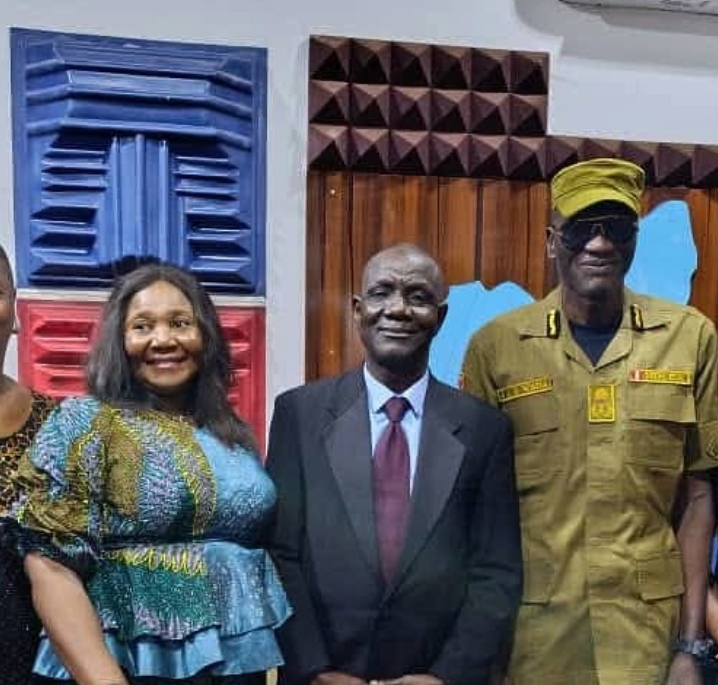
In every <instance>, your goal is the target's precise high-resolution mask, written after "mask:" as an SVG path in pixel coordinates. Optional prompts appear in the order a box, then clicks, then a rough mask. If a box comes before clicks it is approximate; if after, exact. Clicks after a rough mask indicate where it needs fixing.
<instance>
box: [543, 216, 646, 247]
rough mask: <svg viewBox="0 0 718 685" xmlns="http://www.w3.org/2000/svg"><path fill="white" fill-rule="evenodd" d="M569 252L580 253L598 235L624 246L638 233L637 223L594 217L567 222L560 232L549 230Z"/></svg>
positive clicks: (631, 219)
mask: <svg viewBox="0 0 718 685" xmlns="http://www.w3.org/2000/svg"><path fill="white" fill-rule="evenodd" d="M550 230H551V232H552V233H555V234H556V235H557V236H558V237H559V239H560V240H561V244H562V245H563V246H564V247H565V248H566V249H567V250H570V251H571V252H580V251H581V250H583V248H584V247H585V246H586V244H587V243H588V242H589V241H590V240H591V239H593V237H594V236H596V235H598V234H600V235H602V236H603V237H604V238H606V239H607V240H610V241H611V242H612V243H613V244H614V245H625V244H626V243H628V242H630V241H631V240H633V238H635V237H636V233H638V222H637V221H636V219H634V218H632V217H628V216H616V215H614V216H596V217H591V218H590V219H577V220H575V221H567V222H566V223H565V224H563V226H562V227H561V230H560V231H559V230H556V229H555V228H553V227H551V228H550Z"/></svg>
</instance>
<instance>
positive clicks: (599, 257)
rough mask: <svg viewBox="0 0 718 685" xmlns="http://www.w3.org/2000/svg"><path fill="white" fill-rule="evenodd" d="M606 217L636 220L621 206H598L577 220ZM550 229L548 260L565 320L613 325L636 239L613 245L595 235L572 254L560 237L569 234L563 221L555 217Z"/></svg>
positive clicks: (590, 208) (609, 204)
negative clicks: (559, 286)
mask: <svg viewBox="0 0 718 685" xmlns="http://www.w3.org/2000/svg"><path fill="white" fill-rule="evenodd" d="M607 215H616V216H621V217H623V218H626V217H635V214H633V213H631V211H630V210H629V209H628V208H627V207H624V206H623V205H619V204H617V203H599V204H596V205H593V206H592V207H589V208H587V209H586V210H583V211H582V212H581V214H580V218H581V219H591V218H592V217H605V216H607ZM574 218H575V217H574ZM552 229H553V230H551V229H549V235H548V246H547V248H548V256H549V257H550V258H551V259H553V260H554V264H555V266H556V274H557V276H558V280H559V283H560V285H561V292H562V298H563V300H562V303H563V307H564V310H565V312H566V316H568V318H569V319H570V320H571V321H573V322H575V323H578V324H582V325H584V326H593V327H600V328H604V327H608V326H611V325H613V324H615V323H616V322H617V321H618V320H619V319H620V317H621V314H622V311H623V283H624V279H625V276H626V273H627V272H628V269H629V268H630V266H631V263H632V261H633V255H634V253H635V251H636V238H635V236H634V237H633V239H631V240H629V241H627V242H625V243H619V242H617V243H614V242H612V241H611V240H610V239H609V238H607V237H606V236H605V235H602V234H601V233H596V234H595V235H593V237H592V238H591V239H590V240H589V241H588V242H587V243H586V244H585V245H584V246H583V248H582V249H580V250H578V251H572V250H569V249H567V248H566V246H565V245H564V244H563V242H562V240H561V237H560V232H561V231H563V230H570V224H569V223H567V221H566V219H565V218H563V217H562V216H560V215H554V217H553V226H552Z"/></svg>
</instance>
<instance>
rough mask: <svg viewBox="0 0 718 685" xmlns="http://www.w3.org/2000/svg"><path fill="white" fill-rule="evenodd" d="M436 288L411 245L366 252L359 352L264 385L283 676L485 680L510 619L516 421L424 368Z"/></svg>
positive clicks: (467, 683)
mask: <svg viewBox="0 0 718 685" xmlns="http://www.w3.org/2000/svg"><path fill="white" fill-rule="evenodd" d="M445 298H446V288H445V285H444V279H443V276H442V274H441V270H440V268H439V266H438V265H437V264H436V262H435V261H434V260H433V259H432V258H431V257H430V256H429V255H428V254H426V253H425V252H424V251H423V250H420V249H419V248H417V247H415V246H413V245H397V246H394V247H391V248H388V249H386V250H383V251H382V252H379V253H378V254H376V255H374V256H373V257H372V258H371V259H370V260H369V261H368V263H367V264H366V267H365V269H364V274H363V279H362V289H361V294H360V295H357V296H355V297H354V304H353V314H354V321H355V323H356V326H357V330H358V333H359V336H360V338H361V341H362V344H363V346H364V351H365V363H364V364H363V365H362V366H361V367H359V368H357V369H354V370H352V371H349V372H347V373H345V374H343V375H341V376H338V377H335V378H329V379H324V380H320V381H317V382H314V383H310V384H308V385H305V386H303V387H301V388H296V389H294V390H291V391H289V392H287V393H285V394H283V395H281V396H280V397H278V398H277V400H276V404H275V408H274V416H273V418H272V425H271V430H270V437H269V449H268V456H267V469H268V471H269V473H270V475H271V476H272V477H273V478H274V480H275V483H276V485H277V493H278V505H277V524H276V529H275V533H274V536H273V544H272V551H273V554H274V556H275V560H276V562H277V566H278V568H279V571H280V574H281V576H282V579H283V581H284V582H285V584H286V589H287V594H288V595H289V599H290V601H291V602H292V605H293V606H294V609H295V612H296V613H295V614H294V615H293V616H292V617H291V618H290V619H289V620H288V621H287V623H286V624H285V625H284V626H282V628H281V629H280V631H279V637H280V644H281V646H282V649H283V652H284V658H285V662H286V664H285V666H284V668H282V669H280V675H279V680H280V683H281V684H282V685H304V684H310V683H311V685H366V683H367V682H368V681H375V682H376V681H382V682H383V683H384V685H486V683H487V682H488V678H489V671H490V668H491V666H492V664H493V663H494V662H495V661H496V659H497V655H498V650H499V647H500V646H501V644H502V642H503V641H505V640H507V639H508V636H509V635H510V633H511V629H512V626H513V619H514V617H515V614H516V610H517V608H518V603H519V593H520V589H521V551H520V548H519V540H520V533H519V529H518V502H517V499H516V490H515V484H514V477H513V453H512V444H513V436H512V433H511V429H510V426H509V422H508V421H507V420H506V418H505V417H504V416H502V415H501V413H500V412H498V411H496V410H495V409H494V408H493V407H490V406H488V405H487V404H486V403H484V402H480V401H478V400H477V399H476V398H474V397H471V396H469V395H468V394H466V393H461V392H458V391H457V390H456V389H455V388H451V387H449V386H446V385H444V384H443V383H440V382H438V381H437V380H436V379H434V378H433V377H432V376H431V374H430V373H429V372H428V370H427V362H428V354H429V345H430V343H431V340H432V339H433V338H434V336H435V335H436V333H437V331H438V330H439V327H440V326H441V323H442V322H443V320H444V317H445V315H446V311H447V305H446V302H445Z"/></svg>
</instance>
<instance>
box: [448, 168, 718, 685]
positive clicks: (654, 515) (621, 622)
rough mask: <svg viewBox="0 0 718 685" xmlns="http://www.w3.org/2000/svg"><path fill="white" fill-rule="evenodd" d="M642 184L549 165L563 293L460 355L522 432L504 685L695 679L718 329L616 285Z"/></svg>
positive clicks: (470, 381) (635, 174) (467, 381)
mask: <svg viewBox="0 0 718 685" xmlns="http://www.w3.org/2000/svg"><path fill="white" fill-rule="evenodd" d="M643 189H644V173H643V171H642V170H641V169H640V168H639V167H638V166H636V165H634V164H631V163H629V162H627V161H623V160H618V159H597V160H593V161H588V162H582V163H579V164H575V165H572V166H570V167H567V168H565V169H563V170H562V171H561V172H559V173H558V174H557V175H556V176H555V177H554V179H553V181H552V183H551V201H552V208H553V215H552V221H551V226H550V227H549V229H548V255H549V257H550V259H551V260H552V261H553V263H554V265H555V268H556V273H557V276H558V283H559V284H558V287H557V289H556V290H554V291H553V292H552V293H550V294H549V295H548V296H547V297H546V298H545V299H543V300H541V301H539V302H536V303H533V304H531V305H528V306H526V307H523V308H520V309H518V310H516V311H514V312H510V313H508V314H505V315H502V316H500V317H498V318H496V319H495V320H493V321H492V322H490V323H488V324H487V325H486V326H484V327H483V328H482V329H480V330H479V331H478V332H477V333H476V334H475V335H474V337H473V338H472V340H471V342H470V344H469V347H468V350H467V353H466V357H465V360H464V364H463V375H462V384H463V387H464V388H465V389H467V390H468V391H470V392H472V393H474V394H475V395H477V396H478V397H481V398H483V399H485V400H487V401H488V402H490V403H491V404H493V405H495V406H497V407H500V408H501V409H502V411H504V412H505V413H506V414H507V415H508V416H509V417H511V420H512V422H513V426H514V431H515V434H516V444H515V448H516V477H517V481H518V489H519V499H520V503H521V525H522V544H523V552H524V568H525V584H524V595H523V603H522V606H521V610H520V612H519V616H518V621H517V628H516V633H515V639H514V644H513V653H512V657H511V666H510V675H511V678H512V680H513V683H514V685H534V684H535V683H541V685H569V684H570V685H574V683H579V682H580V683H581V684H582V685H598V684H599V683H601V684H602V685H603V684H605V683H609V684H610V685H662V684H663V683H668V684H669V685H698V684H699V683H700V682H701V677H700V663H699V661H700V655H701V654H702V653H704V652H705V651H706V650H707V649H708V648H709V646H710V645H709V643H708V642H707V641H706V640H705V639H704V638H705V632H704V631H705V625H704V619H705V602H706V585H707V568H708V555H709V546H710V538H711V532H712V526H713V512H712V496H711V489H710V483H709V480H708V478H707V476H706V472H707V471H708V470H710V469H713V468H714V467H716V466H718V463H717V462H716V457H718V384H717V377H716V352H717V346H716V331H715V328H714V326H713V324H712V323H711V322H710V321H709V320H708V319H707V318H706V317H705V316H703V315H702V314H700V313H699V312H698V311H696V310H695V309H693V308H691V307H686V306H681V305H678V304H674V303H671V302H667V301H664V300H659V299H656V298H654V297H648V296H646V295H638V294H636V293H633V292H631V291H630V290H628V289H627V288H625V287H624V277H625V275H626V272H627V271H628V269H629V267H630V265H631V261H632V259H633V255H634V251H635V248H636V236H637V230H638V217H639V214H640V211H641V196H642V193H643ZM658 266H659V265H657V267H658ZM684 474H685V498H684V502H685V504H684V508H683V509H682V515H681V517H680V520H679V526H678V530H677V534H674V530H673V527H672V509H673V506H674V503H675V501H676V497H677V493H678V490H679V486H680V485H681V482H682V478H683V476H684Z"/></svg>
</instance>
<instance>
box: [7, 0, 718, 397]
mask: <svg viewBox="0 0 718 685" xmlns="http://www.w3.org/2000/svg"><path fill="white" fill-rule="evenodd" d="M0 26H1V27H5V29H7V28H9V27H11V26H18V27H24V28H36V29H45V30H54V31H67V32H75V33H95V34H99V35H116V36H126V37H138V38H148V39H165V40H174V41H196V42H203V43H220V44H230V45H257V46H264V47H267V48H269V125H268V144H269V145H268V148H269V158H268V179H267V181H268V182H267V190H268V197H267V209H268V212H267V222H268V223H267V226H268V241H267V249H268V255H267V257H268V365H267V369H268V388H267V390H268V402H269V403H270V405H271V401H272V399H273V397H274V395H275V394H276V393H277V392H279V391H280V390H282V389H285V388H287V387H290V386H292V385H296V384H298V383H300V382H301V381H302V379H303V359H304V344H303V342H304V341H303V330H304V293H303V291H304V282H305V281H304V258H305V255H304V242H305V240H304V231H305V192H304V191H305V164H306V161H305V149H306V131H307V119H306V109H307V105H306V91H307V46H308V36H309V35H310V34H330V35H346V36H360V37H368V38H381V39H394V40H412V41H422V42H429V43H444V44H454V45H473V46H477V47H493V48H512V49H527V50H542V51H547V52H549V53H551V56H552V59H551V87H550V88H551V99H550V105H549V127H550V131H551V132H552V133H555V134H567V135H582V136H596V137H615V138H621V137H622V138H625V139H629V140H656V141H672V142H676V141H682V142H701V143H712V144H718V40H716V37H717V36H718V17H715V18H714V17H706V16H697V15H676V14H673V13H661V12H649V11H631V10H623V11H621V10H586V9H577V8H574V7H569V6H567V5H564V4H562V3H561V2H559V0H440V1H437V2H428V1H427V0H361V1H355V2H346V0H123V1H122V2H110V1H109V0H0ZM0 65H1V68H0V93H2V94H3V100H4V102H5V104H4V106H3V107H1V108H0V241H2V242H3V244H5V245H6V246H7V247H8V248H9V250H10V252H11V253H12V249H13V231H12V216H13V214H12V203H13V196H12V166H11V165H12V155H11V124H10V75H9V39H8V36H7V32H6V35H5V38H4V39H2V40H0ZM10 356H11V363H10V371H11V372H13V371H14V368H15V360H14V353H13V351H11V354H10Z"/></svg>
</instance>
